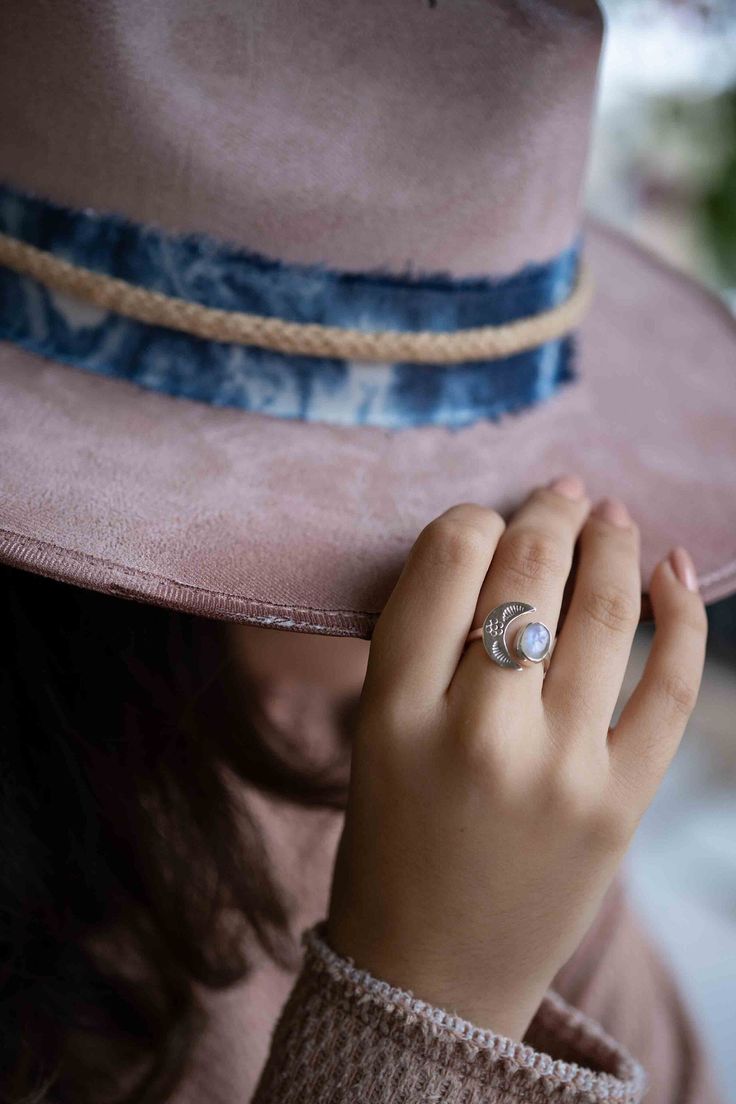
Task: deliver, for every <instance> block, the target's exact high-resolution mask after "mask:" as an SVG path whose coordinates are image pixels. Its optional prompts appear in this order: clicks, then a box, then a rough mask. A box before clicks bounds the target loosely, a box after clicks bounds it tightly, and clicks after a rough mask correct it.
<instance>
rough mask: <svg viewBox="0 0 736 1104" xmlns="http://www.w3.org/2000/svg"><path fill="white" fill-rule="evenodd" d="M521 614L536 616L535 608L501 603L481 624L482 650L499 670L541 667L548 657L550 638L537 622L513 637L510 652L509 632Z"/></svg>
mask: <svg viewBox="0 0 736 1104" xmlns="http://www.w3.org/2000/svg"><path fill="white" fill-rule="evenodd" d="M525 613H536V606H530V605H529V603H528V602H502V603H501V605H500V606H496V607H495V609H492V610H491V612H490V613H489V614H488V615H487V616H486V619H485V621H484V622H483V647H484V648H485V650H486V652H487V653H488V655H489V656H490V658H491V659H492V660H493V661H494V663H497V664H498V665H499V667H506V668H508V669H510V670H513V671H523V670H524V667H525V666H526V665H527V664H529V663H541V662H542V661H543V660H545V659H547V657H548V656H549V654H550V651H551V648H552V634H551V633H550V631H549V629H548V628H547V626H546V625H545V624H543V623H542V622H541V621H533V622H530V623H529V624H527V625H525V626H524V627H523V629H521V630H520V631H519V632H518V633H517V636H516V640H515V642H514V646H513V649H512V648H510V647H509V642H508V634H509V629H510V627H511V625H512V624H513V622H514V621H516V619H517V618H518V617H521V616H522V615H523V614H525ZM519 660H521V662H519Z"/></svg>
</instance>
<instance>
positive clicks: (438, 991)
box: [325, 919, 549, 1042]
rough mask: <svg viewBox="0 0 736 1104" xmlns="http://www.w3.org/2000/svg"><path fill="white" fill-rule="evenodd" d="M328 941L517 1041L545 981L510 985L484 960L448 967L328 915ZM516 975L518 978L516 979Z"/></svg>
mask: <svg viewBox="0 0 736 1104" xmlns="http://www.w3.org/2000/svg"><path fill="white" fill-rule="evenodd" d="M325 940H326V942H327V944H328V945H329V946H330V947H331V949H332V950H333V951H335V952H336V953H337V954H338V955H341V956H342V957H343V958H347V959H350V960H351V961H352V962H353V963H354V965H355V966H356V967H357V968H358V969H359V970H365V971H367V972H368V973H370V974H372V975H373V976H374V977H379V978H382V979H384V980H385V981H387V982H388V983H389V984H390V985H392V986H394V987H396V988H399V989H403V990H407V991H409V992H411V993H412V994H413V996H414V997H415V998H417V999H418V1000H421V1001H425V1002H426V1003H427V1004H432V1005H434V1006H435V1007H437V1008H442V1009H443V1010H444V1011H446V1012H450V1013H452V1014H454V1015H456V1016H459V1017H460V1018H461V1019H464V1020H467V1021H468V1022H470V1023H472V1024H474V1025H475V1026H476V1027H479V1028H482V1029H484V1030H487V1031H492V1032H493V1033H494V1034H496V1035H503V1036H505V1037H507V1038H509V1039H513V1040H515V1041H518V1042H521V1041H522V1040H523V1038H524V1035H525V1034H526V1032H527V1030H528V1028H529V1025H530V1023H531V1021H532V1019H533V1018H534V1015H535V1013H536V1011H537V1009H538V1008H539V1005H540V1003H541V1001H542V999H543V997H544V994H545V992H546V990H547V988H548V987H549V985H548V984H544V983H537V984H531V983H530V982H529V981H528V979H523V982H524V983H523V985H522V984H519V985H518V986H513V985H509V979H508V978H503V981H502V982H501V981H500V979H496V978H494V976H493V974H492V972H491V971H490V970H489V968H488V963H487V962H483V963H478V969H472V970H471V969H460V968H459V967H453V965H452V964H451V963H450V961H449V958H448V956H447V955H444V954H437V953H434V952H431V951H429V950H426V949H424V948H419V947H418V946H416V945H414V946H412V947H411V948H407V947H406V946H403V945H401V946H400V945H399V944H398V943H397V941H396V940H380V939H376V938H375V936H374V937H373V938H370V939H366V938H363V937H362V936H361V935H360V933H356V932H355V931H352V930H351V928H350V926H349V925H345V924H341V923H338V922H336V921H335V920H334V919H332V920H329V921H328V923H327V926H326V929H325ZM520 980H521V979H520Z"/></svg>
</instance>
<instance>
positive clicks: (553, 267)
mask: <svg viewBox="0 0 736 1104" xmlns="http://www.w3.org/2000/svg"><path fill="white" fill-rule="evenodd" d="M580 251H581V242H580V239H578V240H576V241H575V242H574V243H573V244H572V245H571V246H570V247H569V248H568V249H566V250H564V251H563V252H562V253H560V254H559V255H558V256H556V257H554V258H552V259H551V260H549V261H547V262H546V263H543V264H529V265H527V266H525V267H524V268H523V269H521V270H520V271H519V272H517V273H515V274H514V275H512V276H505V277H503V278H493V277H462V278H454V277H452V276H450V275H448V274H446V273H433V274H429V275H427V274H423V275H419V276H413V275H409V274H407V275H397V274H395V273H385V272H382V271H378V270H374V271H371V272H365V273H350V272H341V271H336V270H334V269H330V268H328V267H327V266H325V265H321V264H313V265H306V264H286V263H284V262H281V261H278V260H273V259H269V258H267V257H264V256H262V255H260V254H258V253H254V252H251V251H248V250H244V249H239V248H235V247H233V246H230V245H227V244H223V243H221V242H217V241H214V240H212V239H211V238H209V237H206V236H204V235H194V234H186V235H177V234H169V233H165V232H163V231H162V230H160V229H158V228H153V227H150V226H141V225H136V224H134V223H132V222H129V221H127V220H125V219H123V218H120V217H119V216H116V215H107V214H98V213H96V212H93V211H89V210H84V211H74V210H70V209H68V208H64V207H61V206H58V205H56V204H53V203H50V202H47V201H44V200H40V199H38V198H36V197H33V196H30V195H25V194H22V193H20V192H18V191H17V190H15V189H12V188H9V187H0V339H4V340H8V341H12V342H15V343H16V344H18V345H20V346H22V347H23V348H26V349H28V350H31V351H33V352H35V353H39V354H41V355H43V356H48V357H50V358H51V359H53V360H57V361H60V362H63V363H65V364H70V365H74V366H76V367H78V368H83V369H86V370H87V371H92V372H98V373H100V374H102V375H107V376H116V377H119V378H123V379H127V380H130V381H132V382H134V383H137V384H139V385H140V386H142V387H146V388H149V389H152V390H156V391H161V392H165V393H166V394H169V395H176V396H181V397H186V398H189V399H195V400H197V401H200V402H206V403H210V404H212V405H216V406H234V407H239V408H240V409H243V410H250V411H257V412H259V413H264V414H270V415H273V416H276V417H280V418H297V419H301V420H303V421H309V422H328V423H333V424H339V425H373V426H381V427H384V428H388V429H402V428H408V427H412V426H422V425H442V426H447V427H452V428H459V427H462V426H466V425H469V424H472V423H473V422H476V421H479V420H481V419H497V418H499V417H500V416H501V415H503V414H506V413H509V412H511V411H518V410H521V409H524V408H526V407H531V406H534V405H536V404H538V403H540V402H543V401H544V400H545V399H547V398H549V397H550V396H551V395H553V394H554V393H555V392H556V391H557V390H558V389H559V388H560V387H561V386H562V385H563V384H564V383H566V382H568V381H570V380H572V379H573V378H574V376H575V370H574V365H573V356H574V348H575V335H574V326H575V325H576V324H577V322H578V321H579V319H580V317H581V316H582V313H583V312H584V310H585V308H586V306H587V302H588V299H589V287H588V285H587V282H586V281H584V280H583V279H582V278H581V270H580Z"/></svg>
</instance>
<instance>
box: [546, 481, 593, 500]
mask: <svg viewBox="0 0 736 1104" xmlns="http://www.w3.org/2000/svg"><path fill="white" fill-rule="evenodd" d="M547 489H548V490H550V491H554V492H555V494H559V495H563V497H564V498H570V499H572V501H573V502H577V501H578V500H579V499H581V498H582V497H583V495H584V494H585V484H584V483H583V481H582V479H581V478H580V476H579V475H561V476H560V477H559V478H558V479H553V480H552V482H551V483H548V484H547Z"/></svg>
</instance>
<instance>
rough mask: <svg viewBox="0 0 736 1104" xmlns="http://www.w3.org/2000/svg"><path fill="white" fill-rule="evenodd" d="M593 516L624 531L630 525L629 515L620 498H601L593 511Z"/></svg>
mask: <svg viewBox="0 0 736 1104" xmlns="http://www.w3.org/2000/svg"><path fill="white" fill-rule="evenodd" d="M593 516H594V517H597V518H601V519H602V520H603V521H608V522H610V524H611V525H618V527H619V528H620V529H625V528H626V527H627V526H629V525H631V515H630V514H629V511H628V510H627V509H626V507H625V506H624V504H623V502H622V501H621V499H620V498H602V499H601V500H600V502H598V503H596V505H595V507H594V509H593Z"/></svg>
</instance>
